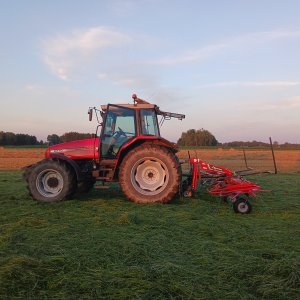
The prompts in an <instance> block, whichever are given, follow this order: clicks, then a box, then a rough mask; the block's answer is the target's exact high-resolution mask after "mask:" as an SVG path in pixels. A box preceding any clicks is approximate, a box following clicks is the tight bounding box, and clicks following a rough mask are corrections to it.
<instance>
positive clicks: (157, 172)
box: [119, 144, 181, 203]
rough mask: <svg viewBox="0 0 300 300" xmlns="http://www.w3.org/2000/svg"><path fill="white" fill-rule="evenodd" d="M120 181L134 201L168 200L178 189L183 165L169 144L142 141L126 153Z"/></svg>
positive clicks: (120, 172) (129, 197)
mask: <svg viewBox="0 0 300 300" xmlns="http://www.w3.org/2000/svg"><path fill="white" fill-rule="evenodd" d="M119 181H120V185H121V188H122V190H123V192H124V194H125V195H126V197H127V198H128V199H129V200H131V201H133V202H136V203H155V202H169V201H170V200H171V199H172V198H173V197H174V196H175V194H176V193H177V192H178V189H179V184H180V182H181V172H180V165H179V162H178V159H177V158H176V156H175V155H174V154H173V153H172V152H171V151H170V150H168V149H167V148H165V147H161V146H156V145H149V144H148V145H142V146H140V147H137V148H135V149H133V150H132V151H131V152H129V153H128V154H127V155H126V156H125V158H124V160H123V162H122V164H121V167H120V171H119Z"/></svg>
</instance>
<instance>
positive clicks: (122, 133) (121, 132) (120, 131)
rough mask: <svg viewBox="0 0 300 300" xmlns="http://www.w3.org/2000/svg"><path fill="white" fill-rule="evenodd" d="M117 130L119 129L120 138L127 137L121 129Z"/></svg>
mask: <svg viewBox="0 0 300 300" xmlns="http://www.w3.org/2000/svg"><path fill="white" fill-rule="evenodd" d="M118 129H119V134H120V136H121V135H123V136H125V137H127V134H126V133H125V132H124V131H123V129H122V128H120V127H118Z"/></svg>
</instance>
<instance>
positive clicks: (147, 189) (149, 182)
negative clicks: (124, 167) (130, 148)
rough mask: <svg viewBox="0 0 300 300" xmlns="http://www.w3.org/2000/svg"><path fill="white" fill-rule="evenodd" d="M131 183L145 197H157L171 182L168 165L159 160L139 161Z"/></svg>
mask: <svg viewBox="0 0 300 300" xmlns="http://www.w3.org/2000/svg"><path fill="white" fill-rule="evenodd" d="M131 182H132V184H133V186H134V188H135V189H136V190H137V191H138V192H140V193H141V194H143V195H157V194H159V193H160V192H161V191H163V190H164V189H165V187H166V185H167V184H168V182H169V172H168V170H167V167H166V165H165V164H164V163H163V162H162V161H161V160H159V159H157V158H143V159H140V160H138V161H137V162H136V163H135V164H134V166H133V168H132V170H131Z"/></svg>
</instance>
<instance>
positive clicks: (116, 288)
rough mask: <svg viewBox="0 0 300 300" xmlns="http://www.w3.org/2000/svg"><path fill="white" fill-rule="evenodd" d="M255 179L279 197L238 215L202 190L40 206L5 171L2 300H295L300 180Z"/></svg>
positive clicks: (262, 199)
mask: <svg viewBox="0 0 300 300" xmlns="http://www.w3.org/2000/svg"><path fill="white" fill-rule="evenodd" d="M252 180H253V181H254V182H257V183H259V184H261V185H262V186H263V187H264V188H265V189H273V192H270V193H264V194H261V195H260V196H259V197H258V198H257V199H255V200H253V202H252V203H253V211H252V213H251V214H250V215H239V214H234V213H233V211H232V209H231V207H230V206H229V205H228V204H226V203H223V202H221V201H219V200H217V199H216V198H214V197H212V196H210V195H207V194H205V193H204V192H200V193H198V194H197V195H196V197H195V198H193V199H175V200H174V201H173V203H171V204H166V205H160V204H156V205H144V206H143V205H136V204H134V203H131V202H128V201H126V200H125V198H124V196H123V195H122V193H121V192H120V189H119V187H118V185H115V186H114V187H113V188H112V189H110V190H99V189H95V190H93V192H91V193H90V194H87V195H84V196H83V195H81V196H75V199H74V200H71V201H65V202H61V203H56V204H41V203H37V202H35V201H33V200H31V199H30V198H29V197H28V196H27V193H26V189H25V185H24V183H23V181H22V179H21V173H20V172H19V171H0V191H1V193H0V205H1V213H0V225H1V236H0V299H101V298H102V299H296V298H298V297H299V292H300V290H299V280H300V263H299V250H300V249H299V248H300V241H299V225H300V224H299V213H300V204H299V199H300V188H299V186H300V174H299V173H298V174H279V175H276V176H274V175H269V176H262V175H260V176H255V177H253V178H252Z"/></svg>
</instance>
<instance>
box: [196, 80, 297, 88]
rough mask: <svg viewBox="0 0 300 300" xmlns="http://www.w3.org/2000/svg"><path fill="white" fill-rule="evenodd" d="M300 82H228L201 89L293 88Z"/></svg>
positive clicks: (205, 85)
mask: <svg viewBox="0 0 300 300" xmlns="http://www.w3.org/2000/svg"><path fill="white" fill-rule="evenodd" d="M299 85H300V81H299V80H298V81H297V80H290V81H227V82H217V83H209V84H203V85H200V86H199V88H216V87H224V88H227V87H292V86H299Z"/></svg>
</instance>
